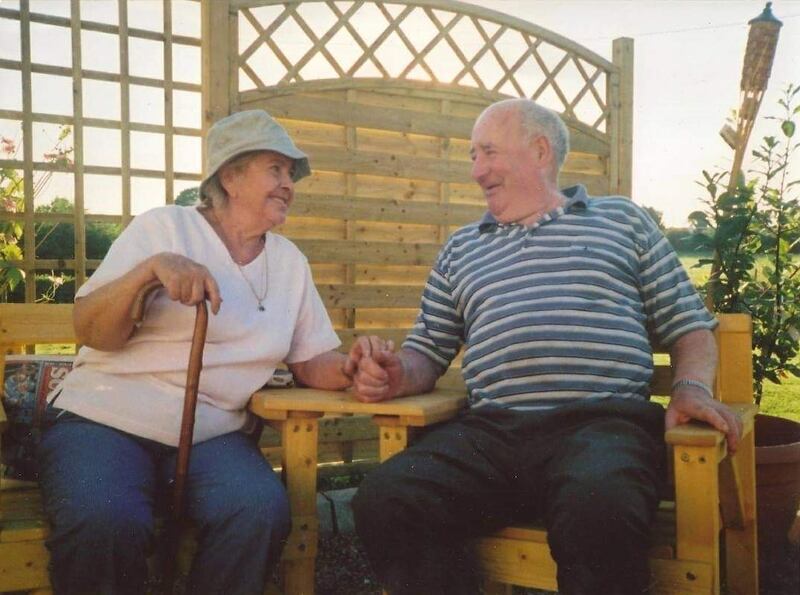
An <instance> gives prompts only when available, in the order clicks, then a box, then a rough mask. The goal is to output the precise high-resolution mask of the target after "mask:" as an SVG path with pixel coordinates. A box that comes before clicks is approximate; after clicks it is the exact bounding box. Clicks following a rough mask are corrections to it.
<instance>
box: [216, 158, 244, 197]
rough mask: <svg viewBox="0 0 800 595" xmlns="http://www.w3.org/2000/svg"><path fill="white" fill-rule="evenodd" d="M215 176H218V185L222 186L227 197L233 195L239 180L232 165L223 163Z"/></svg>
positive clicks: (237, 173)
mask: <svg viewBox="0 0 800 595" xmlns="http://www.w3.org/2000/svg"><path fill="white" fill-rule="evenodd" d="M217 176H219V185H220V186H222V189H223V190H224V191H225V194H227V195H228V198H230V197H232V196H235V195H236V188H237V186H238V181H239V172H237V171H236V169H235V168H233V167H228V166H225V165H223V166H222V167H221V168H220V170H219V172H218V173H217Z"/></svg>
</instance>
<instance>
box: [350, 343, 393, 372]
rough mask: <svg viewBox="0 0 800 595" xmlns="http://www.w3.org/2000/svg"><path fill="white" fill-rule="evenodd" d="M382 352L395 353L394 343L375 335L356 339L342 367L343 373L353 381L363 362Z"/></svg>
mask: <svg viewBox="0 0 800 595" xmlns="http://www.w3.org/2000/svg"><path fill="white" fill-rule="evenodd" d="M381 351H394V341H392V340H388V341H387V340H384V339H381V338H380V337H377V336H375V335H370V336H368V337H365V336H361V337H358V338H356V340H355V342H354V343H353V344H352V345H351V346H350V351H349V352H348V354H347V359H346V360H345V361H344V364H343V365H342V372H343V373H344V375H345V376H347V377H348V378H349V379H350V380H353V378H354V377H355V375H356V372H357V371H358V366H359V364H360V363H361V360H362V359H364V358H365V357H371V356H372V355H373V354H374V353H378V352H381Z"/></svg>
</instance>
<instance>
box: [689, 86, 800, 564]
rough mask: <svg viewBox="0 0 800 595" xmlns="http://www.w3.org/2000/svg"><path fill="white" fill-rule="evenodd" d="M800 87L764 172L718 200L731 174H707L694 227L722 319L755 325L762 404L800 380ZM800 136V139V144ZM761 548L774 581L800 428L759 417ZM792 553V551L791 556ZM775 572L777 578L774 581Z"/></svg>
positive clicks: (759, 154)
mask: <svg viewBox="0 0 800 595" xmlns="http://www.w3.org/2000/svg"><path fill="white" fill-rule="evenodd" d="M799 99H800V87H798V86H795V85H789V86H788V87H787V88H786V89H785V90H784V91H783V96H782V97H781V99H780V100H779V101H778V103H779V105H780V107H781V108H782V111H781V115H780V116H777V117H770V118H768V119H769V120H772V121H775V122H776V124H777V127H778V131H777V134H775V135H774V136H773V135H767V136H765V137H764V138H763V139H762V142H761V144H760V145H759V147H758V148H757V149H755V150H754V151H752V156H753V158H754V159H755V163H756V167H755V168H754V169H753V170H752V171H751V172H750V173H751V174H752V176H751V177H750V178H749V179H746V178H745V176H743V175H739V178H738V180H737V183H736V184H735V185H734V186H733V188H732V189H731V190H726V191H723V192H720V191H719V189H720V188H721V187H722V183H723V182H725V181H726V176H727V175H728V174H727V172H720V173H709V172H707V171H704V172H703V176H704V181H703V182H702V183H701V185H703V186H705V188H706V190H707V191H708V196H709V198H708V199H706V200H705V201H704V202H705V204H706V209H705V210H703V211H696V212H694V213H692V214H691V215H690V216H689V218H690V222H691V224H692V227H693V229H694V234H693V236H692V239H693V243H694V245H695V247H696V248H699V249H702V250H704V251H707V252H708V251H710V252H711V253H713V255H714V257H713V259H700V261H699V262H698V266H703V265H709V264H711V265H712V274H711V275H710V277H709V279H708V281H707V282H706V283H705V285H704V287H702V288H701V289H702V290H703V291H704V293H705V294H706V298H707V303H708V304H709V305H710V306H711V307H712V308H713V309H714V311H716V312H721V313H722V312H724V313H729V312H742V313H747V314H749V315H750V317H751V319H752V323H753V376H754V378H753V380H754V386H753V389H754V396H755V402H756V404H760V403H761V399H762V397H763V394H764V383H765V382H766V381H770V382H773V383H776V384H781V382H782V381H784V380H785V379H787V378H788V377H792V376H793V377H798V376H800V366H798V352H799V351H800V205H798V195H800V192H798V190H800V180H792V178H791V175H792V174H791V171H790V169H791V166H792V165H793V163H792V158H793V157H794V156H795V155H796V154H797V150H798V148H800V143H798V142H797V140H796V136H795V131H796V123H795V119H796V117H797V116H798V114H799V113H800V105H797V104H798V100H799ZM798 136H800V135H798ZM755 439H756V476H757V478H756V479H757V499H758V511H757V514H758V532H759V548H760V549H761V550H762V554H763V555H762V576H763V578H764V579H765V580H770V579H771V578H774V577H771V576H770V575H771V574H772V575H774V567H773V566H771V564H772V562H774V560H773V557H774V555H775V554H778V555H780V553H779V552H782V551H786V552H790V551H792V550H791V548H796V547H797V544H794V545H790V544H789V537H790V536H791V538H792V539H796V538H797V537H800V520H797V518H798V517H797V516H796V514H797V509H798V502H800V423H798V422H797V421H794V420H791V419H786V418H782V417H776V416H770V415H764V414H759V415H758V416H757V418H756V425H755ZM786 548H790V549H786ZM770 571H772V572H770Z"/></svg>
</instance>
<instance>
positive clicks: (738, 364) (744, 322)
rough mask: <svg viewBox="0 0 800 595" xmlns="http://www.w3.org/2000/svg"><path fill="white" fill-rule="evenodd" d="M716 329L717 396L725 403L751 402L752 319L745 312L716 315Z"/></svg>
mask: <svg viewBox="0 0 800 595" xmlns="http://www.w3.org/2000/svg"><path fill="white" fill-rule="evenodd" d="M718 318H719V327H718V328H717V346H718V349H719V362H720V365H719V368H718V369H717V391H718V395H719V399H720V400H721V401H722V402H724V403H728V404H732V403H745V404H750V403H752V402H753V347H752V339H751V336H752V321H751V320H750V317H749V316H748V315H746V314H720V315H718Z"/></svg>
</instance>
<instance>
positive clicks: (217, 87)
mask: <svg viewBox="0 0 800 595" xmlns="http://www.w3.org/2000/svg"><path fill="white" fill-rule="evenodd" d="M230 12H231V7H230V1H229V0H202V4H201V9H200V14H201V20H202V32H203V33H202V39H203V46H202V57H203V60H202V61H203V136H204V137H205V135H206V133H207V132H208V129H209V127H210V126H211V125H212V124H213V123H214V122H216V121H217V120H219V119H220V118H223V117H225V116H227V115H228V114H230V113H231V102H230V90H229V86H230V84H231V80H233V76H232V74H235V72H234V73H231V61H232V60H237V57H238V55H239V52H238V43H237V40H236V39H231V38H230V34H231V25H230V23H229V20H230ZM234 70H235V69H234ZM205 161H206V155H205V146H203V164H204V166H205Z"/></svg>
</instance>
